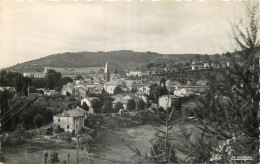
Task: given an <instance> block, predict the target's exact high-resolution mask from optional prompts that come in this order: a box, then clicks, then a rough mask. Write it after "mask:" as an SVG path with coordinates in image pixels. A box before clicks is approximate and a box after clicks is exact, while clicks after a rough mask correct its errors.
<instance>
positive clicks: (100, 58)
mask: <svg viewBox="0 0 260 164" xmlns="http://www.w3.org/2000/svg"><path fill="white" fill-rule="evenodd" d="M195 56H196V54H159V53H155V52H149V51H148V52H135V51H131V50H120V51H110V52H103V51H98V52H87V51H85V52H75V53H74V52H66V53H59V54H54V55H49V56H46V57H43V58H39V59H36V60H31V61H28V62H24V63H20V64H17V65H14V66H11V67H8V68H6V69H7V70H10V71H15V72H21V73H23V72H29V71H43V70H44V67H60V68H63V67H100V66H102V67H103V66H105V63H106V61H108V62H109V65H110V68H112V70H113V69H114V68H115V67H118V68H119V69H128V68H137V67H141V66H143V65H144V64H147V63H149V62H154V63H156V62H162V61H164V62H170V60H174V59H179V58H192V57H195Z"/></svg>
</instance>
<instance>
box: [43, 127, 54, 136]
mask: <svg viewBox="0 0 260 164" xmlns="http://www.w3.org/2000/svg"><path fill="white" fill-rule="evenodd" d="M41 134H43V135H53V128H52V127H49V128H47V129H43V130H41Z"/></svg>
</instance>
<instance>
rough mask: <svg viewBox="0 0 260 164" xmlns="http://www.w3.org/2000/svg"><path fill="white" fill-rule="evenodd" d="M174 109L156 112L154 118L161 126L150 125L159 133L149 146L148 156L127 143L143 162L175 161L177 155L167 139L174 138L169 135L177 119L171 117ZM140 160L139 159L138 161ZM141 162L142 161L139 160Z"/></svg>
mask: <svg viewBox="0 0 260 164" xmlns="http://www.w3.org/2000/svg"><path fill="white" fill-rule="evenodd" d="M173 115H174V110H162V111H161V112H160V113H158V114H157V115H156V116H155V117H154V119H155V120H157V122H158V123H159V124H160V125H161V126H163V128H160V129H159V128H157V127H155V126H152V128H154V129H155V130H156V131H157V132H158V133H160V135H157V136H156V137H157V141H156V142H155V143H154V144H153V146H152V147H151V153H150V156H148V154H147V153H145V154H142V153H141V152H140V150H139V149H138V148H135V149H134V148H132V147H131V146H130V145H127V147H128V148H130V149H131V150H132V151H133V152H135V153H136V155H137V156H139V157H140V158H142V159H143V161H144V163H177V162H178V161H177V157H176V155H175V147H174V145H172V144H171V143H170V142H169V141H170V140H174V139H173V138H172V137H170V136H169V130H171V129H172V128H173V126H174V123H176V122H178V121H179V120H174V119H173V118H174V117H173ZM162 129H165V130H162ZM139 162H140V161H139ZM140 163H142V162H140Z"/></svg>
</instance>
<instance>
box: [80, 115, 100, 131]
mask: <svg viewBox="0 0 260 164" xmlns="http://www.w3.org/2000/svg"><path fill="white" fill-rule="evenodd" d="M97 123H99V125H103V124H104V116H103V115H90V116H88V118H87V119H86V120H85V125H86V126H87V127H89V128H91V129H95V127H96V126H97Z"/></svg>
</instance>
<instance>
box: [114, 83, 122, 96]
mask: <svg viewBox="0 0 260 164" xmlns="http://www.w3.org/2000/svg"><path fill="white" fill-rule="evenodd" d="M122 92H123V90H122V89H121V87H120V86H119V85H118V86H116V87H115V89H114V95H116V94H120V93H122Z"/></svg>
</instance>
